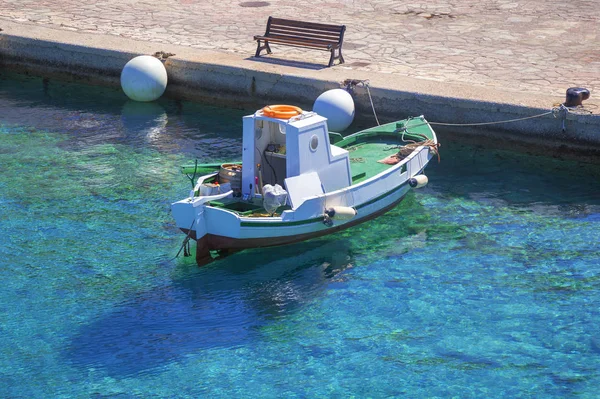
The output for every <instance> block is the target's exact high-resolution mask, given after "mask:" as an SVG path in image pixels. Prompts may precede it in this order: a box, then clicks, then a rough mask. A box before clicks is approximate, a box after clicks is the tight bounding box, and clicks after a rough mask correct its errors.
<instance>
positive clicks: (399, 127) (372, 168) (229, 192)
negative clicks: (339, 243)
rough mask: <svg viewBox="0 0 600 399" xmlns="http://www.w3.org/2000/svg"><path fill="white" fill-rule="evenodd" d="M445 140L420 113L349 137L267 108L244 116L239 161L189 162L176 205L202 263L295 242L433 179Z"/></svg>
mask: <svg viewBox="0 0 600 399" xmlns="http://www.w3.org/2000/svg"><path fill="white" fill-rule="evenodd" d="M438 147H439V144H438V141H437V137H436V135H435V132H434V131H433V129H432V128H431V126H430V125H429V123H428V122H427V121H426V120H425V118H424V117H423V116H419V117H412V118H408V119H405V120H400V121H397V122H392V123H388V124H384V125H379V126H375V127H372V128H369V129H366V130H363V131H360V132H358V133H354V134H351V135H349V136H346V137H342V136H341V135H340V134H339V133H333V132H329V131H328V128H327V118H325V117H323V116H321V115H318V114H316V113H314V112H307V111H303V110H301V109H300V108H297V107H293V106H287V105H279V106H268V107H265V108H263V109H261V110H258V111H256V112H255V113H254V114H252V115H248V116H245V117H244V118H243V146H242V154H241V157H242V161H241V162H233V163H226V164H205V165H198V164H196V165H192V166H186V167H182V170H183V171H184V172H185V173H188V174H191V175H192V176H191V180H192V185H193V188H192V190H191V191H190V193H189V195H188V197H187V198H184V199H182V200H180V201H177V202H175V203H173V204H172V205H171V210H172V214H173V216H174V219H175V221H176V224H177V226H178V227H179V228H180V229H181V230H182V231H183V233H184V234H186V239H185V240H184V245H183V247H184V246H185V245H186V243H187V242H188V241H189V240H195V241H196V260H197V262H198V264H199V265H203V264H206V263H207V262H209V261H211V260H212V259H213V255H214V254H215V252H214V251H216V253H218V252H221V253H227V252H231V251H238V250H243V249H246V248H254V247H267V246H274V245H284V244H290V243H294V242H298V241H303V240H307V239H310V238H314V237H318V236H322V235H326V234H332V233H335V232H337V231H340V230H342V229H346V228H349V227H351V226H354V225H357V224H359V223H363V222H366V221H368V220H370V219H373V218H375V217H377V216H379V215H382V214H383V213H385V212H387V211H389V210H390V209H392V208H394V207H395V206H396V205H398V204H399V203H400V201H402V199H403V198H404V197H405V196H406V194H407V193H408V191H409V190H410V189H411V188H419V187H422V186H424V185H426V184H427V177H426V176H425V175H424V174H423V172H424V169H425V167H426V166H427V164H428V163H429V161H430V160H431V159H432V158H433V157H436V156H437V157H439V155H438ZM199 174H201V176H198V175H199ZM196 176H198V177H197V178H196ZM188 245H189V244H188ZM211 252H212V255H211Z"/></svg>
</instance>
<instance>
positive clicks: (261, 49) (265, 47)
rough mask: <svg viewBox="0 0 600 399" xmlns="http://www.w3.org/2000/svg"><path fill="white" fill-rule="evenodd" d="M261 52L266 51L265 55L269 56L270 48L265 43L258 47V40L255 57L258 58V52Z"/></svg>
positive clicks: (267, 43)
mask: <svg viewBox="0 0 600 399" xmlns="http://www.w3.org/2000/svg"><path fill="white" fill-rule="evenodd" d="M263 50H267V54H271V53H272V52H271V47H269V42H265V45H264V46H261V45H260V40H258V45H257V46H256V54H254V56H255V57H260V52H261V51H263Z"/></svg>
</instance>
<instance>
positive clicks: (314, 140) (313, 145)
mask: <svg viewBox="0 0 600 399" xmlns="http://www.w3.org/2000/svg"><path fill="white" fill-rule="evenodd" d="M318 146H319V137H317V135H316V134H313V135H312V137H311V138H310V149H311V150H312V151H316V150H317V147H318Z"/></svg>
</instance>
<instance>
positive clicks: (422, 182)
mask: <svg viewBox="0 0 600 399" xmlns="http://www.w3.org/2000/svg"><path fill="white" fill-rule="evenodd" d="M428 182H429V179H428V178H427V176H425V175H417V176H415V177H411V178H410V179H408V185H409V186H411V187H412V188H421V187H425V186H426V185H427V183H428Z"/></svg>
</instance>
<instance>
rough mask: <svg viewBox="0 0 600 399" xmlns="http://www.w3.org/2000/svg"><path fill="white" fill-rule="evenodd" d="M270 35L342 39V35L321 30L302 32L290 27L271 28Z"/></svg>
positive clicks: (331, 39) (336, 40) (335, 40)
mask: <svg viewBox="0 0 600 399" xmlns="http://www.w3.org/2000/svg"><path fill="white" fill-rule="evenodd" d="M269 34H270V35H275V34H280V35H288V36H300V37H307V38H315V39H326V40H330V41H334V42H336V43H337V42H339V41H340V35H337V34H336V35H328V34H323V33H321V32H317V31H302V32H298V31H293V30H289V29H273V28H271V30H270V31H269Z"/></svg>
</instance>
